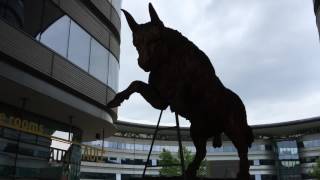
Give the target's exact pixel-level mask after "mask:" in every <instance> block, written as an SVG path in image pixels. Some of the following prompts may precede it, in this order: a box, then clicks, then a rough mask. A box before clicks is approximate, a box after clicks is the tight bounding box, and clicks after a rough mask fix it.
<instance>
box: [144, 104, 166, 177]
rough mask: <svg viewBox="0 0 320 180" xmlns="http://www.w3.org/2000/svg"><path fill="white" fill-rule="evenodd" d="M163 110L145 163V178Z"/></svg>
mask: <svg viewBox="0 0 320 180" xmlns="http://www.w3.org/2000/svg"><path fill="white" fill-rule="evenodd" d="M162 112H163V110H161V112H160V115H159V120H158V123H157V127H156V130H155V131H154V134H153V137H152V142H151V146H150V150H149V154H148V158H147V161H146V163H145V165H144V169H143V174H142V178H144V177H145V174H146V170H147V166H148V162H149V160H150V155H151V152H152V148H153V144H154V141H155V139H156V136H157V133H158V129H159V124H160V120H161V116H162Z"/></svg>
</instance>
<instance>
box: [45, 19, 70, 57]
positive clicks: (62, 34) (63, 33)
mask: <svg viewBox="0 0 320 180" xmlns="http://www.w3.org/2000/svg"><path fill="white" fill-rule="evenodd" d="M69 25H70V18H69V17H68V16H63V17H61V18H60V19H58V20H57V21H55V22H54V23H53V24H52V25H51V26H49V27H48V28H47V29H46V30H45V31H44V32H43V33H42V34H41V37H40V41H41V42H42V43H43V44H45V45H47V46H48V47H50V48H51V49H53V50H54V51H56V52H57V53H59V54H60V55H62V56H63V57H66V56H67V49H68V34H69Z"/></svg>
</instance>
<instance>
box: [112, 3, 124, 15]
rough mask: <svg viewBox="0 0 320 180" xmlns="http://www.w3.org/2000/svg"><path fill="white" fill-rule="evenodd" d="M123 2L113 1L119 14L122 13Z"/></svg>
mask: <svg viewBox="0 0 320 180" xmlns="http://www.w3.org/2000/svg"><path fill="white" fill-rule="evenodd" d="M121 3H122V0H113V1H112V5H113V7H114V8H115V9H116V11H117V12H118V14H119V15H120V9H121Z"/></svg>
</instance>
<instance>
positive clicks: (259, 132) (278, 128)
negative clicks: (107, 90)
mask: <svg viewBox="0 0 320 180" xmlns="http://www.w3.org/2000/svg"><path fill="white" fill-rule="evenodd" d="M116 126H117V128H118V133H117V134H116V136H117V135H118V136H127V137H132V136H138V138H139V137H141V138H150V136H151V135H153V133H154V129H155V128H156V126H155V125H148V124H139V123H132V122H126V121H121V120H119V121H117V122H116ZM251 127H252V129H253V133H254V135H255V137H260V138H264V137H265V138H271V137H278V138H282V137H283V138H288V137H292V136H300V135H303V134H309V133H316V132H320V116H318V117H312V118H307V119H300V120H294V121H287V122H281V123H271V124H261V125H252V126H251ZM160 128H161V129H162V130H161V131H159V132H158V135H159V137H158V138H160V137H164V139H166V140H171V139H172V140H174V139H175V137H176V135H177V133H176V131H175V129H174V128H170V127H169V126H160ZM180 129H181V135H182V139H184V140H190V138H189V137H190V135H189V127H181V128H180ZM151 137H152V136H151ZM161 139H162V138H161Z"/></svg>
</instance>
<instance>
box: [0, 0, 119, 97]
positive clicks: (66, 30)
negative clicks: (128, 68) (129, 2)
mask: <svg viewBox="0 0 320 180" xmlns="http://www.w3.org/2000/svg"><path fill="white" fill-rule="evenodd" d="M120 3H121V2H120V1H118V0H117V2H116V1H115V2H114V4H115V5H119V4H120ZM0 17H1V18H2V19H4V20H5V21H6V22H8V23H9V24H11V25H12V26H15V27H17V28H20V29H21V30H23V31H25V32H26V33H28V34H29V35H30V36H31V37H33V38H34V39H35V40H37V41H40V42H41V43H42V44H44V45H45V46H47V47H49V48H50V49H51V50H53V51H55V52H56V53H58V54H60V55H61V56H63V57H64V58H66V59H68V60H69V61H71V62H72V63H73V64H75V65H76V66H78V67H80V68H81V69H83V70H84V71H86V72H88V73H89V74H91V75H92V76H93V77H95V78H96V79H98V80H100V81H101V82H102V83H104V84H106V85H108V86H109V87H110V88H112V89H113V90H114V91H117V90H118V76H119V75H118V74H119V63H118V60H117V59H116V58H115V56H114V55H113V54H112V53H111V52H110V51H109V50H108V49H106V48H105V47H103V46H102V45H101V44H99V43H98V42H97V41H96V40H95V39H94V38H93V37H92V36H91V35H90V34H89V33H87V32H86V31H85V30H84V29H83V28H82V27H81V26H79V25H78V24H77V23H75V22H74V21H73V20H72V19H71V18H70V17H68V16H67V15H66V14H65V13H64V12H63V11H62V10H61V9H59V7H58V6H56V5H55V4H54V3H53V2H52V1H51V0H32V1H22V0H10V1H8V0H5V1H4V0H0ZM110 35H113V34H112V33H110ZM91 46H92V47H91Z"/></svg>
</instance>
